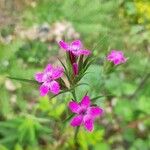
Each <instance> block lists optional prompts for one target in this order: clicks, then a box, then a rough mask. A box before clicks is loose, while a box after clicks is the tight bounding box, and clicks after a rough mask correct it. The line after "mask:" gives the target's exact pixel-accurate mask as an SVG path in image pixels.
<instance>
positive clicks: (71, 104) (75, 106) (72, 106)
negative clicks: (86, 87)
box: [69, 101, 80, 113]
mask: <svg viewBox="0 0 150 150" xmlns="http://www.w3.org/2000/svg"><path fill="white" fill-rule="evenodd" d="M69 109H70V110H71V111H72V112H73V113H78V112H79V109H80V105H79V104H78V103H77V102H74V101H71V102H69Z"/></svg>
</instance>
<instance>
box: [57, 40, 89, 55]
mask: <svg viewBox="0 0 150 150" xmlns="http://www.w3.org/2000/svg"><path fill="white" fill-rule="evenodd" d="M59 46H60V47H61V48H62V49H64V50H65V51H68V52H72V53H73V54H74V55H75V56H80V55H86V56H88V55H90V54H91V51H90V50H86V49H82V43H81V41H80V40H75V41H73V42H72V43H71V44H68V43H66V42H64V41H60V42H59Z"/></svg>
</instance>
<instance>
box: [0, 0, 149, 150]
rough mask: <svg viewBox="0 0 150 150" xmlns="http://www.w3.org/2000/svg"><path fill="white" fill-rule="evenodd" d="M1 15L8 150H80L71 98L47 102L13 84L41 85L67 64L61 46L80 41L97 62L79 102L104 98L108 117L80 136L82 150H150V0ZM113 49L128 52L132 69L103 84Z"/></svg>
mask: <svg viewBox="0 0 150 150" xmlns="http://www.w3.org/2000/svg"><path fill="white" fill-rule="evenodd" d="M0 4H1V2H0ZM2 6H3V8H1V7H2ZM1 7H0V9H1V10H0V150H42V149H45V150H49V149H54V150H55V149H56V150H70V149H76V147H75V146H74V138H73V137H74V129H73V128H72V127H71V126H70V125H69V122H68V120H69V118H66V114H68V113H69V111H68V109H67V108H66V105H67V104H68V101H69V100H71V98H72V97H71V95H70V94H62V95H61V94H60V95H59V96H58V97H54V98H52V99H49V97H48V96H45V97H40V95H39V92H38V90H37V89H38V85H37V84H35V82H32V83H28V82H24V81H16V80H12V79H9V78H8V76H9V77H16V78H25V79H30V80H33V79H34V74H35V73H36V72H37V71H41V70H43V68H44V67H45V65H46V64H47V63H49V62H50V63H53V64H60V62H58V61H57V60H56V58H61V59H63V58H64V53H63V52H62V51H60V49H59V47H58V46H57V43H58V41H59V40H61V39H65V40H66V41H70V40H73V39H78V38H80V39H81V40H82V41H83V42H84V45H85V46H86V47H87V48H88V49H91V50H92V52H93V54H94V56H95V60H94V65H92V66H91V67H90V68H89V69H88V72H89V74H90V75H89V76H86V75H85V76H84V78H83V79H82V81H81V82H82V83H87V84H88V85H82V86H80V87H77V92H76V93H78V94H77V97H78V99H81V98H82V97H83V95H84V94H85V93H86V92H87V91H90V96H91V97H96V96H97V95H104V97H101V98H100V99H98V100H97V101H96V103H97V104H99V105H100V106H101V107H102V108H103V109H104V110H105V114H104V115H103V117H101V118H99V119H97V121H96V122H97V123H96V125H95V130H94V132H92V133H88V132H87V131H86V130H85V129H84V128H82V127H81V128H80V132H79V134H78V141H79V146H78V148H79V149H80V150H99V149H102V150H126V149H128V150H141V149H143V150H149V149H150V134H149V131H150V121H149V118H150V111H149V110H150V102H149V97H150V92H149V91H150V84H149V83H150V71H149V70H150V66H149V62H150V44H149V43H150V16H149V14H150V13H149V10H150V2H149V0H143V1H140V0H134V1H132V0H107V1H105V0H92V1H90V0H63V1H61V0H42V1H40V0H35V1H31V0H29V1H23V0H22V1H21V2H20V1H15V2H14V3H13V1H12V2H11V1H10V3H8V2H7V3H6V4H3V5H1ZM1 12H2V13H1ZM2 14H5V15H2ZM6 14H7V15H6ZM18 14H19V16H18ZM2 17H5V19H4V18H2ZM4 20H5V21H4ZM6 21H7V22H6ZM112 49H117V50H122V51H124V53H125V56H126V57H128V61H127V63H125V64H123V65H120V66H118V67H115V71H114V72H112V73H110V74H108V75H107V76H103V75H102V71H104V70H102V67H101V66H102V64H103V63H104V60H105V56H106V54H108V52H109V51H110V50H112ZM50 58H51V59H50ZM98 81H100V82H98ZM62 101H63V103H62ZM64 101H65V103H64Z"/></svg>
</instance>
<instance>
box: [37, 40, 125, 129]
mask: <svg viewBox="0 0 150 150" xmlns="http://www.w3.org/2000/svg"><path fill="white" fill-rule="evenodd" d="M58 45H59V46H60V48H61V49H63V50H64V51H65V52H66V53H67V57H66V63H67V65H65V64H63V62H61V60H60V62H61V64H62V65H63V67H54V66H52V65H51V64H48V65H47V66H46V67H45V69H44V71H43V72H38V73H36V74H35V80H36V81H37V82H38V83H39V84H40V88H39V91H40V95H41V96H45V95H46V94H48V93H49V92H51V93H52V94H54V95H58V94H59V93H60V91H62V92H63V93H64V92H65V91H70V92H71V94H72V96H73V100H71V101H70V102H69V104H68V107H69V109H70V111H71V112H72V113H73V114H74V117H73V118H72V120H71V123H70V124H71V126H73V127H77V126H81V125H83V126H84V127H85V129H87V131H89V132H91V131H93V129H94V121H95V119H96V118H97V117H99V116H101V115H102V114H103V112H104V111H103V109H102V108H100V107H99V106H97V105H95V104H94V103H92V100H90V97H89V96H88V95H85V96H84V97H83V98H82V100H81V102H77V100H76V95H75V86H77V85H78V82H79V81H80V80H81V78H82V77H83V76H84V74H85V72H86V70H87V69H88V67H89V66H90V64H91V62H92V61H91V60H90V58H91V57H89V55H91V51H90V50H88V49H84V48H83V45H82V43H81V41H80V40H75V41H73V42H72V43H70V44H68V43H66V42H64V41H60V42H59V43H58ZM106 60H107V61H108V62H111V63H113V64H114V65H119V64H121V63H125V62H126V60H127V58H125V57H124V54H123V52H122V51H116V50H112V51H111V52H110V54H108V56H107V58H106ZM68 66H69V67H68ZM70 66H71V67H70ZM64 74H65V75H66V77H67V79H68V82H69V87H68V86H66V84H65V82H64V80H63V78H62V77H63V75H64Z"/></svg>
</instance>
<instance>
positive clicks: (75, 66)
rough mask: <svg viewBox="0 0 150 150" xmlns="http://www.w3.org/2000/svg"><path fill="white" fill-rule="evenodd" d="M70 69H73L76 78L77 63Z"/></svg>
mask: <svg viewBox="0 0 150 150" xmlns="http://www.w3.org/2000/svg"><path fill="white" fill-rule="evenodd" d="M72 68H73V73H74V75H75V76H76V75H77V74H78V72H79V70H78V64H77V63H73V65H72Z"/></svg>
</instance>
